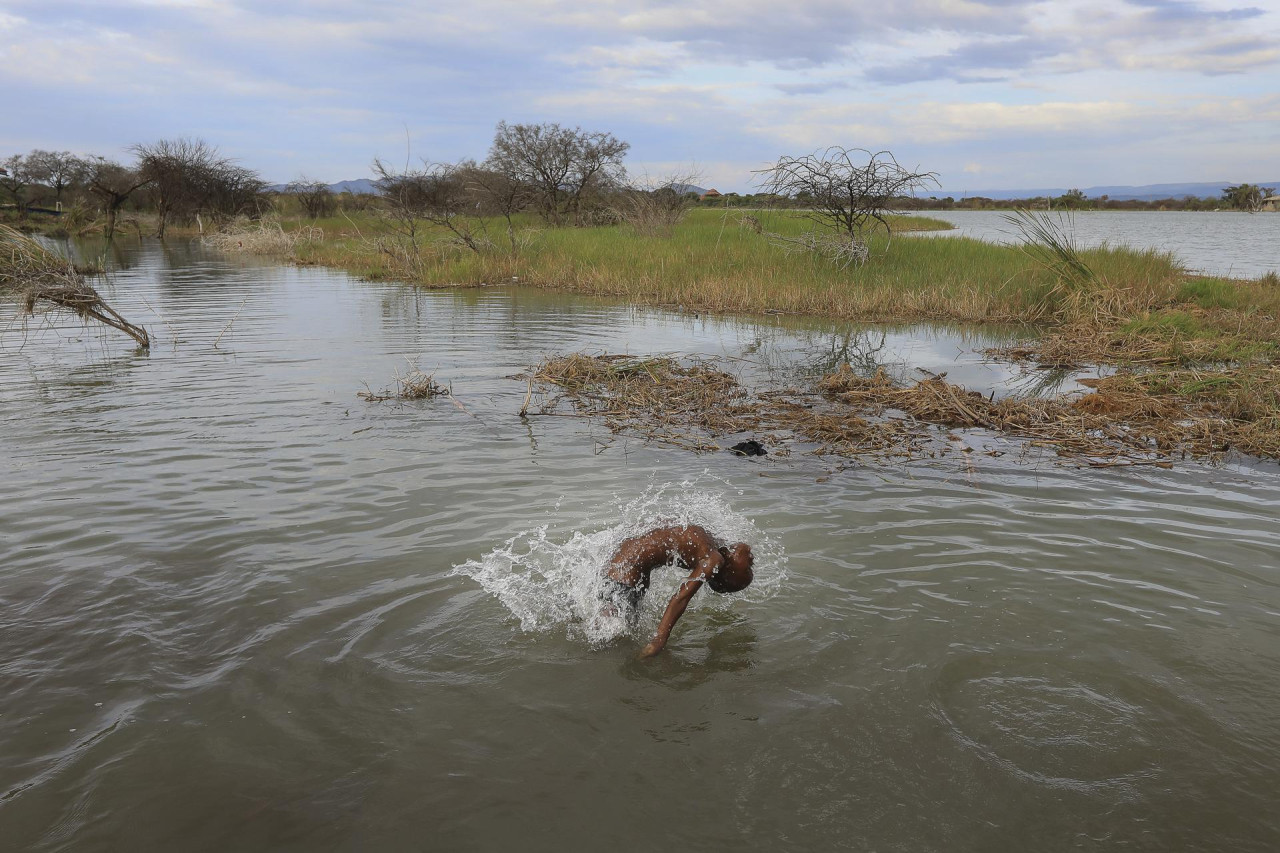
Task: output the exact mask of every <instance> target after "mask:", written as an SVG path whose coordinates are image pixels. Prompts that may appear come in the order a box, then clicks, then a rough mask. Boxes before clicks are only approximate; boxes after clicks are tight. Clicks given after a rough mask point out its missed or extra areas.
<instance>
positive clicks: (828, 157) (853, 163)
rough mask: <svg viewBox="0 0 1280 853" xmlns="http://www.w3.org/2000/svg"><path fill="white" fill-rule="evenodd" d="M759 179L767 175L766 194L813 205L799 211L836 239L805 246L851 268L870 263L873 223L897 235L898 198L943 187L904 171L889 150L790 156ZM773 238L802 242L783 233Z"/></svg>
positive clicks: (807, 240)
mask: <svg viewBox="0 0 1280 853" xmlns="http://www.w3.org/2000/svg"><path fill="white" fill-rule="evenodd" d="M756 174H757V175H760V176H761V177H760V184H761V188H762V191H763V192H765V193H767V194H769V195H773V196H781V197H785V198H790V199H797V198H804V199H806V200H807V201H808V205H807V206H805V207H802V208H798V211H797V212H798V213H799V215H801V216H803V217H804V218H806V219H808V220H810V221H811V222H813V223H814V224H815V225H817V226H818V227H819V228H820V229H822V230H824V231H827V232H829V233H831V234H834V239H830V238H829V237H826V238H824V237H823V236H822V235H821V234H812V233H811V234H808V235H805V236H803V237H802V238H800V239H799V243H800V244H801V245H803V246H804V247H805V248H808V249H813V250H815V251H819V252H821V253H823V254H826V255H828V256H829V257H831V258H832V259H833V260H837V261H838V262H841V263H843V264H845V265H847V264H849V263H862V262H863V261H865V260H866V258H867V256H868V252H867V242H866V230H867V228H868V226H869V224H870V223H873V222H874V223H878V224H879V225H880V226H882V227H883V228H884V229H885V232H886V233H888V234H889V235H890V236H892V233H893V232H892V229H891V228H890V226H889V221H888V219H886V216H887V212H888V208H889V205H890V203H891V202H892V201H893V200H894V199H899V198H902V197H904V196H913V195H915V193H916V191H917V190H920V189H923V188H925V187H927V186H929V185H930V184H932V185H935V186H936V185H937V183H938V179H937V175H936V174H935V173H934V172H921V171H912V170H910V169H906V168H903V167H902V166H901V165H899V163H898V161H897V160H896V159H895V158H894V156H893V154H891V153H890V152H888V151H876V152H871V151H868V150H866V149H863V148H841V147H839V146H832V147H830V148H827V149H825V150H822V151H817V152H815V153H813V154H806V155H805V156H803V157H790V156H785V155H784V156H782V157H779V158H778V162H777V163H775V164H774V165H773V166H771V167H769V168H768V169H762V170H760V171H758V172H756ZM770 236H772V237H774V238H775V239H779V240H784V241H787V242H791V243H795V242H797V241H796V240H794V239H791V238H785V237H782V236H781V235H777V234H774V235H770Z"/></svg>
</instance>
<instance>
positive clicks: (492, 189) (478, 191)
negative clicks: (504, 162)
mask: <svg viewBox="0 0 1280 853" xmlns="http://www.w3.org/2000/svg"><path fill="white" fill-rule="evenodd" d="M458 173H459V176H460V177H461V178H462V179H463V181H464V182H465V183H466V186H467V188H468V189H469V190H470V191H471V192H472V193H473V194H474V195H475V197H476V204H477V206H478V211H479V213H480V214H481V215H483V216H501V217H502V219H503V221H504V222H505V223H506V225H507V241H508V243H510V245H511V251H512V253H515V252H516V251H517V245H518V244H517V242H516V229H515V222H514V220H513V217H514V216H515V215H516V214H517V213H519V212H520V211H521V210H523V209H524V208H525V206H527V205H528V204H529V203H530V201H531V200H532V197H533V194H532V192H531V188H530V187H529V185H528V184H526V183H524V182H523V181H521V180H520V179H519V178H517V177H516V176H515V175H514V174H512V173H511V172H509V171H499V170H497V169H494V168H491V167H490V166H489V165H487V164H486V165H484V166H481V165H478V164H476V163H474V162H466V163H462V164H459V169H458Z"/></svg>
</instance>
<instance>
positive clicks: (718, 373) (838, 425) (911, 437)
mask: <svg viewBox="0 0 1280 853" xmlns="http://www.w3.org/2000/svg"><path fill="white" fill-rule="evenodd" d="M533 379H534V381H537V382H541V383H543V384H544V385H550V386H555V387H556V388H558V389H560V391H559V394H558V395H557V396H555V397H552V398H551V399H550V400H549V401H548V402H547V403H546V404H545V405H544V406H543V407H542V411H541V414H559V412H557V411H556V409H557V405H558V404H559V402H560V401H561V400H568V401H569V402H570V403H571V404H572V406H573V412H572V413H571V414H573V415H575V416H581V417H588V418H596V419H599V420H601V421H603V422H604V423H605V424H606V425H607V426H608V427H609V428H610V429H611V430H612V431H614V432H621V431H624V430H625V431H627V432H629V433H633V434H638V435H640V436H642V437H644V438H646V439H648V440H654V441H659V442H662V443H665V444H671V445H676V446H680V447H685V448H688V449H691V450H697V451H712V450H718V449H720V448H719V446H718V445H717V444H715V443H714V442H712V441H710V440H709V438H713V437H715V436H718V435H725V434H733V433H742V432H748V431H750V432H752V433H754V434H755V435H756V436H758V437H762V438H764V439H765V441H766V443H772V444H775V445H776V444H779V443H780V442H781V441H782V440H783V439H785V438H797V439H799V440H802V441H807V442H812V443H814V444H816V445H817V448H816V450H815V452H817V453H822V454H833V455H840V456H856V455H861V454H867V453H873V454H879V455H883V456H908V457H918V456H924V455H930V456H934V455H938V454H939V453H945V452H947V451H948V445H947V444H946V443H945V442H942V443H940V442H939V441H938V439H939V438H940V436H939V434H938V433H937V432H931V430H930V428H931V427H934V426H940V427H945V428H947V429H966V428H974V429H984V430H989V431H992V432H996V433H1000V434H1003V435H1006V436H1009V437H1011V438H1017V439H1022V440H1026V441H1028V442H1029V443H1030V444H1031V445H1033V446H1040V447H1047V448H1051V449H1053V450H1055V451H1056V452H1057V453H1058V454H1059V455H1061V456H1064V457H1067V458H1070V459H1074V460H1078V461H1080V462H1083V463H1086V464H1089V465H1094V466H1110V465H1125V464H1157V465H1165V464H1168V461H1169V460H1170V459H1171V458H1174V457H1179V456H1180V457H1195V458H1208V459H1218V458H1221V457H1222V456H1223V455H1224V454H1225V453H1227V452H1228V451H1230V450H1237V451H1240V452H1243V453H1248V454H1251V455H1255V456H1263V457H1271V458H1277V457H1280V368H1270V369H1268V370H1263V371H1259V370H1256V369H1255V370H1248V371H1241V370H1236V371H1232V370H1220V371H1203V370H1201V371H1193V370H1179V371H1164V372H1158V373H1156V372H1151V373H1124V374H1118V375H1115V376H1109V377H1106V378H1103V379H1096V380H1091V381H1085V382H1084V383H1082V384H1086V385H1089V386H1091V387H1093V388H1094V389H1095V390H1094V392H1093V393H1091V394H1085V395H1081V396H1072V397H1068V396H1060V397H1056V398H1050V399H1014V398H1011V397H1006V398H1003V399H999V400H997V399H995V398H994V395H991V396H985V397H984V396H983V395H982V394H978V393H976V392H974V391H969V390H966V389H964V388H962V387H961V386H959V385H955V384H953V383H949V382H947V381H946V379H945V376H942V375H933V374H929V375H927V376H926V377H925V378H923V379H921V380H920V381H918V382H916V383H914V384H908V385H900V384H897V383H895V382H894V381H893V380H892V379H891V378H890V377H889V376H888V374H887V373H885V372H884V371H883V370H878V371H877V372H876V373H875V374H873V375H871V376H865V375H860V374H858V373H857V372H855V371H854V370H853V369H852V368H851V367H850V366H849V365H847V364H846V365H842V366H841V368H840V369H839V370H837V371H836V372H834V373H832V374H829V375H827V376H825V377H823V378H822V379H821V380H819V381H818V383H817V385H816V387H815V388H813V389H811V390H808V391H806V390H804V389H800V390H797V389H787V390H780V391H771V392H765V393H753V392H751V391H750V390H748V389H747V388H745V387H743V386H742V385H741V384H740V383H739V382H738V380H737V379H736V378H735V377H734V376H733V375H731V374H729V373H728V372H726V371H725V370H724V369H723V368H722V367H721V366H720V365H718V364H716V363H714V362H710V361H706V360H686V361H683V362H682V361H680V360H677V359H675V358H670V357H654V358H638V357H633V356H623V355H599V356H590V355H584V354H580V353H579V354H574V355H569V356H562V357H558V358H551V359H548V360H546V361H544V362H543V363H542V364H541V365H539V366H538V367H537V368H535V370H534V374H533ZM904 416H905V417H904Z"/></svg>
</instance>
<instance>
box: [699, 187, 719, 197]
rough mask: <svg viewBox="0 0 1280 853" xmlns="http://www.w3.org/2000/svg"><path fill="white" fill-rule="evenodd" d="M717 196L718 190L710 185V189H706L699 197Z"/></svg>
mask: <svg viewBox="0 0 1280 853" xmlns="http://www.w3.org/2000/svg"><path fill="white" fill-rule="evenodd" d="M719 197H720V190H718V189H716V188H715V187H712V188H711V189H709V190H707V191H706V192H704V193H703V194H702V196H701V198H719Z"/></svg>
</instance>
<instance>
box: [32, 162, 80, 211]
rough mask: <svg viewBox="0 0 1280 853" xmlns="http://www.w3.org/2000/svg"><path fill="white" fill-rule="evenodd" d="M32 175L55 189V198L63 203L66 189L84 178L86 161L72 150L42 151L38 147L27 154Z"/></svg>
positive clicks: (57, 201)
mask: <svg viewBox="0 0 1280 853" xmlns="http://www.w3.org/2000/svg"><path fill="white" fill-rule="evenodd" d="M27 163H28V164H29V165H30V168H31V174H32V177H33V178H34V179H35V180H37V181H39V182H40V183H42V184H44V185H45V186H47V187H48V188H49V189H51V190H53V200H54V202H55V203H56V204H58V205H61V204H62V194H63V192H65V191H66V189H67V188H68V187H70V186H72V185H74V184H77V183H79V182H80V181H81V180H83V178H84V175H85V162H84V161H83V160H81V159H80V158H79V157H77V156H75V155H74V154H72V153H71V152H70V151H41V150H40V149H36V150H35V151H32V152H31V153H30V154H28V155H27Z"/></svg>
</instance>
